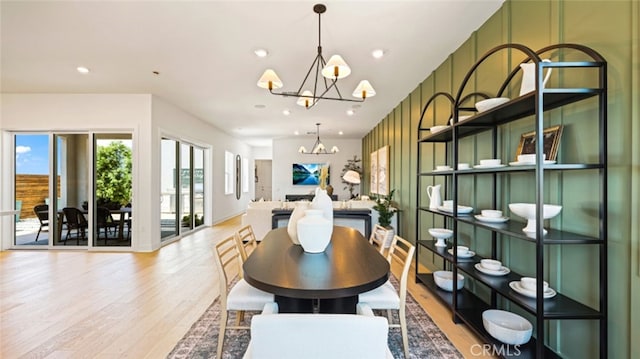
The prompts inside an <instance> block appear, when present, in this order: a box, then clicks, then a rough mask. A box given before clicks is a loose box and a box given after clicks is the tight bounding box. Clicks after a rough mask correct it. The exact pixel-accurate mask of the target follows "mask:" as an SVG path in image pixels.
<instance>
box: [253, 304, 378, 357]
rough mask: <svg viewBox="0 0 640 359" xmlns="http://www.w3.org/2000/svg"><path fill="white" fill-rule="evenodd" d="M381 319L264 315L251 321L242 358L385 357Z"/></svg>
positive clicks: (361, 316) (331, 315)
mask: <svg viewBox="0 0 640 359" xmlns="http://www.w3.org/2000/svg"><path fill="white" fill-rule="evenodd" d="M388 330H389V326H388V323H387V319H386V318H384V317H374V316H371V317H370V316H364V315H356V314H268V315H255V316H253V318H251V342H250V344H249V350H247V353H246V354H245V358H278V359H299V358H305V359H310V358H311V359H313V358H323V359H324V358H332V359H337V358H345V359H346V358H348V359H352V358H367V359H376V358H381V359H382V358H387V351H388V349H387V348H388V346H387V335H388Z"/></svg>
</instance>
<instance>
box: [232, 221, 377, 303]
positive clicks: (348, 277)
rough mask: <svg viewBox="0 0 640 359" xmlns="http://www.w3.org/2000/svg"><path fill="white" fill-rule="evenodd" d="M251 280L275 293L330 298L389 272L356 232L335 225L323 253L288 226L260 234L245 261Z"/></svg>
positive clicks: (359, 290)
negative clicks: (308, 249)
mask: <svg viewBox="0 0 640 359" xmlns="http://www.w3.org/2000/svg"><path fill="white" fill-rule="evenodd" d="M243 270H244V278H245V280H246V281H247V282H248V283H249V284H251V285H252V286H254V287H256V288H259V289H262V290H264V291H267V292H269V293H273V294H275V295H279V296H285V297H291V298H306V299H314V298H317V299H329V298H343V297H349V296H355V295H358V294H359V293H362V292H366V291H368V290H371V289H374V288H377V287H379V286H381V285H382V284H384V283H385V282H386V281H387V279H388V278H389V262H387V260H386V259H385V258H384V257H383V256H382V255H381V254H380V253H379V252H378V251H377V250H376V249H375V248H374V247H373V246H372V245H371V244H369V242H368V241H367V240H366V239H365V238H364V237H363V236H362V234H360V232H359V231H357V230H355V229H353V228H348V227H341V226H334V227H333V234H332V237H331V243H329V246H327V249H326V250H325V251H324V252H323V253H316V254H311V253H305V252H304V251H303V250H302V247H301V246H299V245H295V244H293V242H291V239H290V238H289V235H288V234H287V228H277V229H274V230H272V231H270V232H269V233H267V235H266V236H265V237H264V239H263V240H262V242H261V243H260V245H258V247H257V248H256V249H255V250H254V251H253V253H251V255H250V256H249V258H247V261H246V262H245V263H244V265H243Z"/></svg>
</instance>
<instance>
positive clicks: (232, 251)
mask: <svg viewBox="0 0 640 359" xmlns="http://www.w3.org/2000/svg"><path fill="white" fill-rule="evenodd" d="M215 251H216V255H215V256H214V258H215V261H216V267H217V268H218V275H219V276H220V280H219V281H218V282H219V283H220V302H221V303H225V304H226V303H227V288H228V287H229V284H230V283H231V281H232V280H233V278H235V277H236V275H238V274H239V273H242V267H241V266H240V252H239V251H238V246H237V240H236V235H235V234H234V235H233V236H230V237H227V238H225V239H223V240H221V241H220V242H218V243H217V244H216V245H215Z"/></svg>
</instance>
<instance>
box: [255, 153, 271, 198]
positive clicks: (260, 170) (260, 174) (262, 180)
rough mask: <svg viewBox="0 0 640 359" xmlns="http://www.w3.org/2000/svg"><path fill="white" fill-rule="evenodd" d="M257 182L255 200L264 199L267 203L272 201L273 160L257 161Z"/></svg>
mask: <svg viewBox="0 0 640 359" xmlns="http://www.w3.org/2000/svg"><path fill="white" fill-rule="evenodd" d="M255 162H256V164H255V166H256V167H255V182H256V189H255V191H256V195H255V199H256V200H259V199H261V198H262V199H264V200H265V201H270V200H271V193H272V192H271V187H272V184H271V183H272V182H271V176H272V174H271V160H256V161H255Z"/></svg>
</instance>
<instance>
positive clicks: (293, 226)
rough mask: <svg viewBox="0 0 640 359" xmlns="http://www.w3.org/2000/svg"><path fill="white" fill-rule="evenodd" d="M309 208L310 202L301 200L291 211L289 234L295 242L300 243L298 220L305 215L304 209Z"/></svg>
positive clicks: (288, 226)
mask: <svg viewBox="0 0 640 359" xmlns="http://www.w3.org/2000/svg"><path fill="white" fill-rule="evenodd" d="M308 208H309V202H303V201H299V202H296V203H294V205H293V212H291V216H290V217H289V224H287V233H288V234H289V238H291V242H293V244H298V245H299V244H300V241H299V240H298V221H299V220H300V218H302V217H304V211H306V210H307V209H308Z"/></svg>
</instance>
